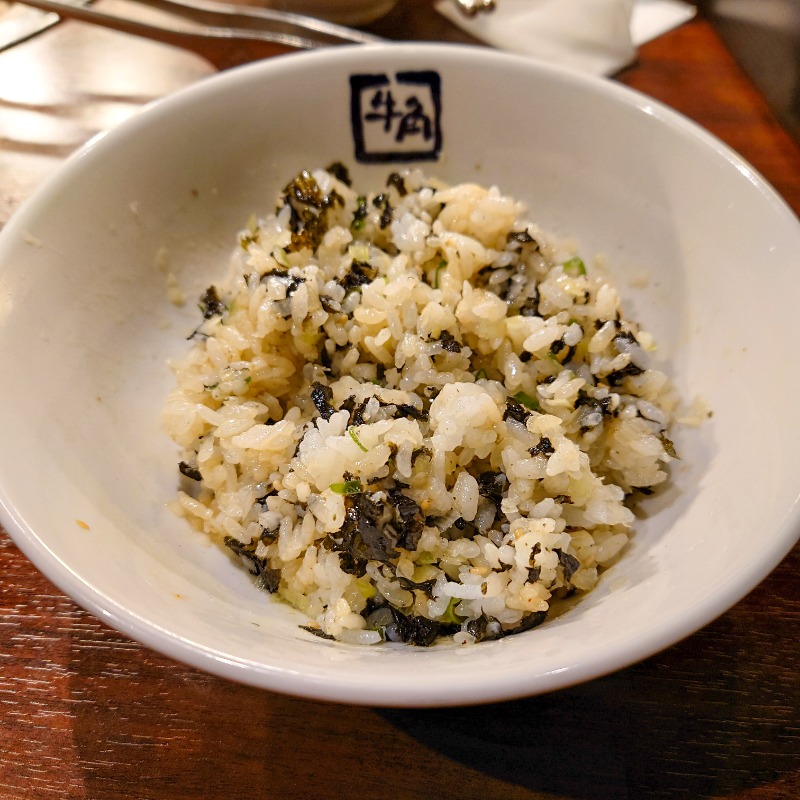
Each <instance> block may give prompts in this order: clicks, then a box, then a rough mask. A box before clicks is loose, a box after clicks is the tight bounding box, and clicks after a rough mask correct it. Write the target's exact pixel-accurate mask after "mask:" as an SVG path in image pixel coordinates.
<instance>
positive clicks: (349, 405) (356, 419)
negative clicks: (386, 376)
mask: <svg viewBox="0 0 800 800" xmlns="http://www.w3.org/2000/svg"><path fill="white" fill-rule="evenodd" d="M369 401H370V398H369V397H365V398H364V399H363V400H362V401H361V402H360V403H359V404H358V405H356V398H355V396H353V395H351V396H350V397H348V398H347V400H345V401H344V403H342V405H341V406H339V410H340V411H342V410H344V411H347V412H348V413H349V414H350V419H349V421H348V425H363V424H364V411H366V408H367V403H369Z"/></svg>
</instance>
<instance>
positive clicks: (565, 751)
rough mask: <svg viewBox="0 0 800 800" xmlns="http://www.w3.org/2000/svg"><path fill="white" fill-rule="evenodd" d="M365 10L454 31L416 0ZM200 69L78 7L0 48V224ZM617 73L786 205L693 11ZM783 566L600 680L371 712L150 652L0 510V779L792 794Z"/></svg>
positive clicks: (84, 784) (799, 200)
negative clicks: (98, 611)
mask: <svg viewBox="0 0 800 800" xmlns="http://www.w3.org/2000/svg"><path fill="white" fill-rule="evenodd" d="M111 1H112V2H113V0H111ZM375 29H376V30H378V31H380V32H383V33H385V34H388V35H391V36H399V34H398V32H399V31H402V35H403V36H405V37H408V38H412V37H418V38H441V39H449V40H461V41H463V40H465V39H466V37H465V36H464V35H462V34H460V33H458V32H457V31H455V30H454V29H453V28H452V27H451V26H450V25H449V23H446V22H445V21H444V20H443V19H440V18H438V17H437V16H436V15H434V14H433V13H432V12H431V11H430V9H429V7H428V5H427V2H426V1H425V0H405V2H403V3H401V5H400V6H398V8H397V9H396V11H395V12H394V13H393V15H392V16H391V17H389V18H388V19H386V20H385V21H383V22H382V23H381V24H379V25H376V26H375ZM210 72H211V69H210V68H209V67H208V65H206V64H204V63H203V62H202V61H200V60H199V59H196V58H194V57H193V56H189V55H187V54H185V53H182V52H178V51H173V50H171V49H169V48H165V47H163V46H160V45H153V44H151V43H147V42H139V41H135V40H130V39H127V38H126V37H122V36H119V35H117V34H112V33H109V32H106V31H101V30H95V29H91V28H88V27H86V26H83V25H80V24H64V25H62V26H59V28H58V29H55V30H53V31H50V32H48V33H47V34H44V35H42V36H40V37H38V38H37V39H34V40H32V41H30V42H28V43H26V44H24V45H22V46H19V47H17V48H15V49H13V50H11V51H9V52H6V53H3V54H0V224H2V223H3V222H5V221H6V220H7V219H8V217H9V216H10V214H11V213H13V211H14V209H15V208H16V207H17V206H18V205H19V203H20V201H21V200H22V199H23V198H24V197H25V196H27V195H28V194H30V192H31V191H32V190H33V189H34V188H35V187H36V186H37V185H38V184H39V183H41V181H42V180H44V178H45V177H46V176H47V175H49V174H50V173H51V172H52V171H53V170H55V169H56V168H57V167H58V165H59V164H60V163H61V161H62V160H63V158H64V157H65V156H66V155H67V154H68V153H69V152H70V151H72V150H73V149H74V148H75V147H76V146H78V145H79V144H80V143H81V142H82V141H84V140H85V139H86V138H88V136H90V135H91V134H92V133H93V132H94V131H96V130H99V129H102V128H104V127H107V126H109V125H111V124H115V123H116V122H117V121H119V120H120V119H122V118H124V117H125V116H127V115H128V114H130V113H132V112H134V111H135V110H137V109H138V107H139V106H141V104H142V103H143V102H145V101H146V100H148V99H151V98H152V97H155V96H159V95H161V94H165V93H167V92H169V91H173V90H175V89H177V88H179V87H180V86H182V85H185V84H187V83H190V82H192V81H194V80H197V79H198V78H200V77H202V76H203V75H206V74H209V73H210ZM618 80H620V81H621V82H623V83H625V84H627V85H629V86H633V87H635V88H637V89H640V90H642V91H643V92H646V93H649V94H651V95H652V96H654V97H656V98H658V99H660V100H662V101H664V102H665V103H667V104H669V105H671V106H673V107H674V108H676V109H678V110H680V111H682V112H683V113H685V114H687V115H688V116H689V117H691V118H693V119H695V120H696V121H698V122H699V123H700V124H701V125H703V126H705V127H706V128H708V129H710V130H711V131H712V132H713V133H715V134H717V135H718V136H719V137H721V138H722V139H723V140H724V141H726V142H727V143H728V144H730V145H732V146H733V147H734V148H735V149H737V150H738V151H739V152H741V153H742V154H743V155H744V156H745V157H746V158H747V159H748V160H749V161H751V162H752V163H753V164H754V165H755V166H756V167H757V168H758V169H759V170H761V172H762V173H763V174H764V175H765V176H766V177H767V178H768V179H769V180H770V181H771V182H772V183H773V184H774V185H775V186H776V187H777V189H778V191H779V192H781V194H782V195H783V196H784V197H785V198H786V200H787V201H788V202H789V204H790V205H791V206H792V207H793V208H794V209H795V210H796V211H799V212H800V149H798V147H797V145H796V144H795V143H794V142H793V141H792V140H791V139H790V138H789V136H788V135H787V134H786V132H785V131H784V130H782V129H781V127H780V126H779V125H778V124H777V122H776V120H775V118H774V117H773V115H772V114H771V113H770V111H769V110H768V108H767V107H766V105H765V103H764V100H763V99H762V97H761V96H760V95H759V94H758V92H757V91H756V90H755V89H754V88H753V86H752V85H751V84H750V82H749V81H748V80H747V79H746V78H745V76H744V75H743V73H742V72H741V71H740V70H739V69H738V67H737V66H736V64H735V62H734V61H733V59H732V57H731V55H730V54H729V53H728V52H727V51H726V50H725V48H724V46H723V45H722V44H721V41H720V40H719V38H718V37H717V35H716V34H715V33H714V31H713V29H712V28H711V27H710V25H709V24H708V22H707V21H705V20H703V19H697V20H695V21H694V22H691V23H689V24H687V25H685V26H683V27H681V28H679V29H677V30H675V31H673V32H671V33H669V34H667V35H665V36H663V37H662V38H660V39H658V40H656V41H654V42H651V43H649V44H647V45H646V46H644V47H642V49H641V52H640V58H639V61H638V63H637V64H636V65H635V66H633V67H631V68H629V69H627V70H625V72H624V73H622V74H621V75H619V76H618ZM31 478H32V479H35V476H31ZM798 572H800V547H798V548H795V550H794V551H793V552H792V553H791V554H790V555H789V556H788V557H787V559H786V560H785V561H784V562H783V563H782V564H781V565H780V566H779V567H778V568H777V569H776V570H775V572H774V573H773V574H772V575H771V576H770V577H769V578H768V579H767V580H766V581H765V582H764V583H763V584H762V585H761V586H760V587H758V588H757V589H756V590H755V591H754V592H752V593H751V594H750V596H749V597H747V598H746V599H745V600H743V601H742V602H741V603H739V604H738V605H737V606H736V607H735V608H733V609H732V610H731V611H730V612H728V613H727V614H725V615H724V616H723V617H722V618H720V619H718V620H717V621H716V622H714V623H713V624H711V625H709V626H708V627H707V628H705V629H704V630H703V631H701V632H700V633H698V634H696V635H694V636H692V637H690V638H689V639H687V640H685V641H684V642H682V643H681V644H678V645H676V646H675V647H672V648H670V649H669V650H667V651H665V652H663V653H661V654H659V655H657V656H654V657H653V658H650V659H648V660H647V661H645V662H643V663H641V664H638V665H636V666H634V667H631V668H629V669H626V670H623V671H621V672H619V673H617V674H615V675H612V676H610V677H608V678H604V679H601V680H596V681H594V682H591V683H589V684H586V685H583V686H579V687H576V688H573V689H569V690H565V691H561V692H558V693H556V694H552V695H549V696H545V697H539V698H531V699H527V700H520V701H516V702H511V703H505V704H499V705H492V706H485V707H478V708H467V709H447V710H424V711H413V710H403V711H396V710H374V709H365V708H357V707H337V706H330V705H325V704H321V703H315V702H309V701H305V700H297V699H293V698H289V697H282V696H279V695H275V694H270V693H268V692H263V691H257V690H254V689H250V688H246V687H242V686H238V685H235V684H231V683H227V682H225V681H223V680H220V679H217V678H214V677H210V676H208V675H205V674H202V673H199V672H197V671H194V670H192V669H188V668H185V667H183V666H181V665H178V664H175V663H173V662H171V661H169V660H168V659H166V658H164V657H162V656H160V655H157V654H155V653H152V652H150V651H148V650H146V649H145V648H143V647H141V646H139V645H138V644H136V643H134V642H132V641H130V640H128V639H127V638H125V637H124V636H122V635H120V634H118V633H116V632H115V631H113V630H110V629H109V628H107V627H105V626H104V625H103V624H102V623H101V622H100V621H99V620H97V619H96V618H94V617H92V616H91V615H89V614H87V613H86V612H84V611H82V610H81V609H79V608H78V607H77V606H76V605H75V604H74V603H73V602H72V601H71V600H69V599H68V598H67V597H65V596H64V595H63V594H61V592H59V591H57V590H56V589H54V588H53V587H52V586H51V585H50V584H49V583H48V581H47V580H46V579H45V578H43V577H42V576H41V575H40V574H39V573H38V572H37V571H36V570H35V569H34V568H33V567H32V566H31V565H30V564H29V563H28V562H27V561H26V560H25V558H23V556H22V555H21V554H20V553H19V551H18V550H17V549H16V548H15V546H14V545H13V544H12V542H11V540H10V539H9V538H8V536H7V535H6V534H5V532H3V531H2V530H0V798H2V800H27V799H28V798H35V800H40V799H41V800H45V799H49V798H52V799H53V800H62V799H66V798H70V800H72V799H73V798H74V799H76V800H77V799H83V798H86V799H87V800H125V799H126V798H131V800H134V799H135V800H145V799H149V798H153V799H156V798H158V799H159V800H161V799H164V800H167V799H168V800H179V799H180V800H205V799H206V798H207V799H208V800H212V798H213V799H214V800H217V799H219V800H238V799H239V798H241V799H242V800H255V798H269V799H270V800H280V799H282V798H289V797H292V798H298V799H299V800H314V799H315V798H320V799H322V798H325V799H326V800H327V799H328V798H341V800H348V799H349V798H358V800H364V799H365V798H367V799H369V800H371V799H372V798H392V799H393V800H398V799H403V800H405V799H407V800H421V799H422V798H437V800H450V798H452V799H453V800H463V798H482V799H485V800H488V799H490V798H498V800H499V799H500V798H502V800H523V799H525V800H534V799H536V800H557V799H558V800H560V799H561V798H564V799H569V800H590V799H591V800H606V798H607V799H608V800H646V799H647V798H691V800H699V799H700V798H728V799H729V800H797V798H800V682H799V681H798V672H799V671H800V646H799V645H798V622H800V590H799V589H798V586H799V584H798V580H797V575H798Z"/></svg>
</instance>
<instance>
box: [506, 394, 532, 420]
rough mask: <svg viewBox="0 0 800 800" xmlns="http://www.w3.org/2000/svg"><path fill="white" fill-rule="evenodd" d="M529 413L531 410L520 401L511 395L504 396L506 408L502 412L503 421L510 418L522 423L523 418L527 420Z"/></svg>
mask: <svg viewBox="0 0 800 800" xmlns="http://www.w3.org/2000/svg"><path fill="white" fill-rule="evenodd" d="M530 415H531V412H530V411H528V409H527V408H525V406H523V405H522V403H518V402H517V401H516V400H514V399H513V398H511V397H508V398H506V409H505V411H504V412H503V422H505V421H506V420H507V419H509V418H511V419H514V420H516V421H517V422H521V423H522V424H523V425H524V424H525V420H527V419H528V417H529V416H530Z"/></svg>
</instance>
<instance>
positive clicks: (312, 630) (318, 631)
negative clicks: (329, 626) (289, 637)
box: [297, 625, 336, 642]
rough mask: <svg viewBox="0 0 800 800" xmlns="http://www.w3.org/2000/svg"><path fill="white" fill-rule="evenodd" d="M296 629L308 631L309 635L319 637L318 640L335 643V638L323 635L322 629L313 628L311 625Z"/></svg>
mask: <svg viewBox="0 0 800 800" xmlns="http://www.w3.org/2000/svg"><path fill="white" fill-rule="evenodd" d="M297 627H298V628H300V629H301V630H304V631H308V632H309V633H313V634H314V636H319V638H320V639H329V640H330V641H332V642H335V641H336V637H335V636H331V635H330V634H329V633H325V631H324V630H322V628H315V627H314V626H313V625H298V626H297Z"/></svg>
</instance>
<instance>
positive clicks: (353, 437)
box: [347, 428, 367, 453]
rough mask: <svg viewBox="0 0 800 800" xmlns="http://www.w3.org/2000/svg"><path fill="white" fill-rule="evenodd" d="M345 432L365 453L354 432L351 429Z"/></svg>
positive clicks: (365, 450) (365, 449) (364, 448)
mask: <svg viewBox="0 0 800 800" xmlns="http://www.w3.org/2000/svg"><path fill="white" fill-rule="evenodd" d="M347 432H348V433H349V434H350V438H351V439H352V440H353V441H354V442H355V443H356V444H357V445H358V446H359V447H360V448H361V449H362V450H363V451H364V452H365V453H366V452H367V448H366V447H364V445H363V444H361V442H360V441H359V440H358V436H356V432H355V431H354V430H353V428H348V429H347Z"/></svg>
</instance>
